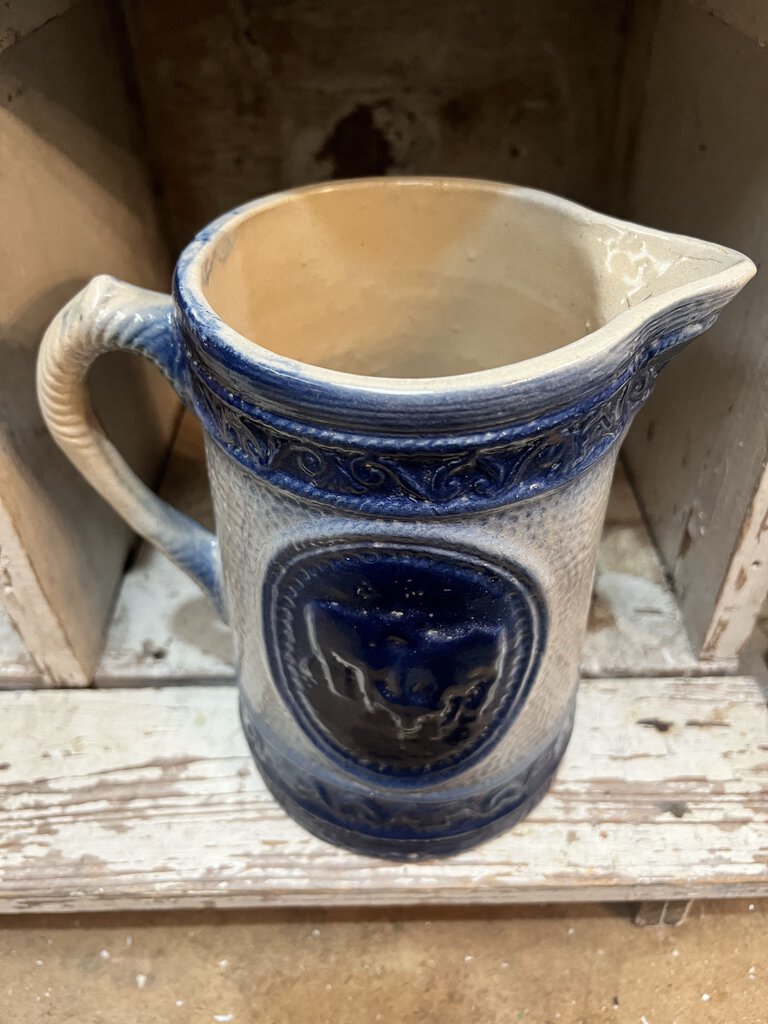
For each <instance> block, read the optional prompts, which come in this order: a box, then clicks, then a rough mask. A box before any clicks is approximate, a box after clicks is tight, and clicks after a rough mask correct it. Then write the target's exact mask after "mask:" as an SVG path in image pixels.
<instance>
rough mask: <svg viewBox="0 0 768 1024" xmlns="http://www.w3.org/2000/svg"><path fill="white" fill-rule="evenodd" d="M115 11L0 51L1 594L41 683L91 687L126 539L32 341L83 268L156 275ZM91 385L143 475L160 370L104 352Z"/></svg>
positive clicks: (83, 12) (163, 393)
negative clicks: (78, 458)
mask: <svg viewBox="0 0 768 1024" xmlns="http://www.w3.org/2000/svg"><path fill="white" fill-rule="evenodd" d="M5 6H6V7H7V5H5ZM59 6H61V5H55V4H52V5H49V7H48V8H46V10H48V11H49V13H50V12H53V11H56V10H58V8H59ZM44 7H45V5H43V4H41V3H32V4H30V5H29V11H28V12H27V13H28V14H29V15H30V16H32V15H33V14H34V13H35V12H38V13H40V12H41V11H42V10H43V8H44ZM13 11H21V7H20V5H16V4H14V5H12V8H11V9H8V10H7V11H6V14H9V15H10V13H12V12H13ZM113 14H114V12H113V11H112V9H111V5H110V4H109V3H107V2H106V0H84V2H82V3H79V4H77V5H75V6H72V7H71V9H69V10H67V11H66V13H61V14H60V16H57V17H52V20H48V21H47V23H45V24H44V25H42V26H41V27H38V28H37V30H36V31H34V32H32V33H31V34H29V35H27V37H26V38H24V39H22V40H21V41H19V42H18V43H17V44H16V45H14V46H13V47H11V48H10V49H8V50H6V51H5V52H3V53H2V54H0V166H1V167H2V180H0V214H2V223H3V230H2V233H1V234H0V266H2V268H3V273H2V276H1V277H0V338H1V339H2V340H0V358H1V362H2V368H3V381H2V409H1V410H0V502H2V505H3V514H2V516H0V547H2V550H3V559H4V565H3V569H4V581H5V585H4V586H3V588H2V591H1V592H0V600H3V601H4V603H5V607H6V612H7V614H8V615H10V617H11V618H12V619H13V621H14V623H15V625H16V628H17V629H18V631H19V633H20V634H21V636H22V637H23V639H24V642H25V644H26V646H27V648H28V650H29V651H30V654H31V655H32V657H33V659H34V660H35V662H36V663H37V665H38V666H39V668H40V672H41V675H42V677H43V679H44V680H45V681H46V682H47V683H49V684H69V685H73V684H80V685H83V684H86V683H87V682H89V681H90V678H91V673H92V670H93V666H94V664H95V662H96V659H97V658H98V655H99V654H100V652H101V648H102V645H103V636H104V629H105V626H106V622H107V620H108V618H109V615H110V610H111V605H112V601H113V599H114V594H115V590H116V588H117V585H118V583H119V581H120V579H121V577H122V572H123V568H124V565H125V559H126V556H127V553H128V550H129V547H130V545H131V543H132V537H131V533H130V531H129V530H128V528H127V527H126V526H125V524H124V523H122V521H120V520H119V519H118V517H117V516H116V515H115V514H114V513H113V512H112V511H111V510H110V509H108V508H107V506H106V505H105V504H104V502H103V501H102V500H101V499H100V498H99V497H98V496H97V495H96V494H95V492H94V491H93V490H92V489H91V488H90V487H89V486H88V485H87V484H86V483H85V482H84V481H83V479H82V478H81V477H80V476H79V475H78V474H77V473H76V472H75V470H74V469H73V468H72V466H71V465H70V464H69V462H68V461H67V460H66V459H65V458H64V456H63V455H62V454H61V453H60V452H59V450H58V449H57V448H56V447H55V445H54V443H53V441H52V439H51V438H50V437H49V435H48V433H47V431H46V430H45V428H44V426H43V424H42V421H41V418H40V413H39V411H38V406H37V400H36V396H35V390H34V379H35V375H34V366H35V360H36V355H37V349H38V346H39V342H40V338H41V335H42V332H43V330H44V328H45V327H46V325H47V323H48V322H49V320H50V319H51V317H52V316H53V315H54V313H56V312H57V311H58V309H59V308H60V307H61V306H62V305H63V304H64V303H65V302H66V301H67V300H68V299H69V298H70V297H71V296H72V295H73V294H74V293H75V292H77V291H78V290H79V289H80V288H81V287H82V286H83V284H85V282H86V281H87V280H88V278H89V277H91V276H92V275H94V274H96V273H99V272H106V273H113V274H115V275H116V276H118V277H124V278H126V279H128V280H130V281H132V282H134V283H137V284H145V285H149V286H154V287H158V288H163V287H167V286H168V282H169V278H170V267H169V265H168V262H167V260H166V253H165V249H164V244H163V240H162V237H161V233H160V229H159V226H158V221H157V217H156V213H155V209H154V201H153V196H152V190H151V186H150V182H149V178H148V174H147V171H146V167H145V165H144V157H143V154H142V152H141V141H140V135H139V133H138V130H137V123H136V116H135V111H134V110H133V109H132V105H131V99H130V93H129V89H128V86H127V84H126V81H125V79H124V75H123V68H122V65H121V58H120V53H119V35H118V33H117V31H116V27H115V24H114V21H113ZM30 24H31V23H30ZM85 54H87V59H84V55H85ZM92 381H93V385H94V392H95V399H96V407H97V409H98V410H99V413H100V415H101V416H102V418H103V419H104V422H105V424H106V426H107V429H108V430H109V431H110V433H111V434H112V436H113V437H114V438H115V441H116V443H117V444H118V445H119V446H120V448H121V450H123V451H125V452H126V455H127V457H128V458H129V461H131V463H132V465H133V466H134V468H136V469H137V471H138V472H140V473H141V475H143V476H144V477H145V478H148V479H153V477H154V475H155V473H156V472H157V470H158V468H159V466H160V465H161V463H162V461H163V459H164V456H165V453H166V451H167V446H168V443H169V441H170V438H171V436H172V432H173V429H174V425H175V420H176V417H177V411H178V403H177V402H176V400H175V399H174V398H172V397H170V393H169V390H168V389H167V387H166V385H165V384H164V382H163V381H162V380H161V377H160V374H159V373H158V372H157V371H156V370H155V369H154V368H150V367H149V366H145V365H141V364H140V361H138V360H136V359H135V358H130V357H127V356H125V357H120V356H108V357H106V358H105V359H103V360H99V363H98V364H97V365H96V367H94V372H93V374H92Z"/></svg>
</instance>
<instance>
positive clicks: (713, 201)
mask: <svg viewBox="0 0 768 1024" xmlns="http://www.w3.org/2000/svg"><path fill="white" fill-rule="evenodd" d="M767 12H768V7H767V6H766V5H765V3H761V2H760V0H746V2H743V3H736V2H731V0H700V2H696V3H683V4H681V3H678V2H677V0H664V2H663V3H662V5H661V12H660V19H659V22H658V25H657V29H656V33H655V40H654V45H653V52H652V56H651V59H650V61H649V70H648V81H647V89H646V103H645V109H644V112H643V116H642V121H641V126H640V132H639V137H638V143H637V147H636V154H635V156H636V159H635V164H634V174H633V181H632V187H631V195H630V197H629V203H628V206H627V209H626V212H627V215H628V216H631V217H632V218H633V219H639V220H642V221H646V222H649V223H651V224H653V225H654V226H655V227H660V228H666V229H669V230H672V231H681V232H683V233H686V234H691V235H698V236H700V237H702V238H709V239H713V240H717V241H718V242H722V243H723V244H724V245H729V246H733V247H734V248H736V249H740V250H742V251H743V252H745V253H747V254H748V255H749V256H751V257H752V259H754V260H755V262H756V263H757V264H758V265H760V264H765V262H766V259H768V178H766V174H765V167H766V165H767V164H768V132H766V131H765V130H764V128H765V124H766V111H767V110H768V48H766V46H765V42H766V41H767V37H766V36H765V34H764V30H765V29H766V27H767V26H768V13H767ZM758 126H759V127H758ZM767 321H768V276H767V275H766V274H765V273H764V272H763V273H758V275H757V276H756V278H755V280H754V281H753V282H751V283H750V284H749V286H748V287H747V288H746V289H745V291H744V293H743V295H741V296H739V297H738V298H737V299H736V301H735V302H734V303H733V304H732V305H731V306H730V307H729V308H728V309H727V310H725V312H724V313H723V315H722V317H721V319H720V322H719V323H718V324H717V326H716V327H715V328H713V329H712V330H711V331H709V332H708V333H707V334H706V335H705V336H704V337H703V338H701V339H700V340H697V341H695V342H694V343H693V344H692V345H691V347H690V349H689V350H688V351H686V352H685V353H683V354H682V355H681V356H679V357H678V358H677V359H676V360H674V361H673V362H672V363H671V365H670V366H669V367H668V368H667V369H665V370H664V373H663V374H662V375H661V378H660V379H659V383H658V385H657V388H656V393H655V394H654V396H653V398H652V399H651V401H650V402H649V403H648V405H647V407H646V408H645V409H644V410H643V411H642V412H641V413H640V415H639V416H638V419H637V422H636V423H635V425H634V427H633V428H632V430H631V432H630V434H629V437H628V439H627V445H626V454H627V461H628V466H629V469H630V472H631V475H632V478H633V481H634V483H635V486H636V489H637V492H638V495H639V498H640V501H641V504H642V505H643V506H644V508H645V511H646V513H647V515H648V518H649V522H650V525H651V528H652V531H653V534H654V537H655V539H656V541H657V543H658V545H659V548H660V550H661V553H662V555H663V557H664V561H665V564H666V565H667V566H668V568H669V570H670V572H671V574H672V577H673V581H674V586H675V590H676V593H677V595H678V599H679V603H680V607H681V610H682V614H683V618H684V620H685V622H686V625H687V627H688V631H689V634H690V636H691V639H692V642H693V643H694V647H695V649H696V650H697V651H698V650H700V651H701V652H702V656H703V657H705V658H717V659H721V658H733V657H735V656H736V655H737V654H738V652H739V649H740V648H741V646H742V645H743V643H744V642H745V640H746V639H747V637H748V636H749V634H750V631H751V629H752V626H753V624H754V620H755V617H756V615H757V613H758V611H759V608H760V604H761V601H762V598H763V597H764V595H765V593H766V592H767V591H768V551H767V550H766V549H767V548H768V530H767V529H765V528H763V529H762V535H761V536H760V539H759V540H758V536H759V535H760V531H761V527H763V523H764V517H765V515H766V512H767V511H768V506H767V505H766V503H767V502H768V494H767V493H766V489H765V488H766V485H765V479H764V477H763V474H764V472H765V466H766V462H767V461H768V402H766V380H768V346H767V345H766V344H765V326H766V322H767ZM761 478H762V480H763V482H762V485H761ZM761 486H762V490H761Z"/></svg>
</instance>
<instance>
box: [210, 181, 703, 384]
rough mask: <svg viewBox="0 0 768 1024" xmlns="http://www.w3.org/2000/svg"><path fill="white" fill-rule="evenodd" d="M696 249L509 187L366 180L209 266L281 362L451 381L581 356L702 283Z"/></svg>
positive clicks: (240, 321) (214, 291)
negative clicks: (604, 334)
mask: <svg viewBox="0 0 768 1024" xmlns="http://www.w3.org/2000/svg"><path fill="white" fill-rule="evenodd" d="M677 241H680V240H679V239H678V240H677ZM685 241H686V242H687V240H685ZM689 245H690V249H691V255H690V256H686V255H685V249H684V248H683V251H682V252H681V249H680V246H679V245H677V246H675V247H674V251H673V250H672V247H671V246H670V245H669V244H668V243H666V242H665V238H664V236H662V235H659V234H657V233H655V232H645V231H643V229H637V230H635V229H633V228H630V227H629V226H628V225H623V224H621V223H619V222H615V221H610V220H608V219H606V218H603V217H601V216H600V215H598V214H593V213H591V212H590V211H587V210H581V208H579V207H574V206H571V205H569V204H560V203H557V202H550V201H548V197H545V196H543V194H537V193H532V192H528V191H526V190H523V189H519V190H518V189H514V188H512V187H508V186H503V185H492V184H486V183H480V182H466V181H457V180H453V181H451V180H445V181H441V180H425V179H411V180H408V179H405V180H398V179H392V180H381V179H379V180H376V179H374V180H368V181H366V180H361V181H359V182H352V183H344V184H342V185H340V186H339V185H337V186H326V187H319V188H317V189H311V190H305V191H298V192H296V193H287V194H285V195H284V196H281V197H278V198H277V199H275V200H274V201H273V202H272V203H271V204H266V205H259V206H256V207H254V208H253V209H252V210H251V211H249V212H248V213H246V214H245V215H244V216H242V217H240V218H235V219H234V220H233V221H231V222H229V223H228V224H226V225H225V226H224V228H222V229H221V230H220V231H219V232H218V233H217V235H216V236H214V238H213V240H212V243H211V245H210V246H209V247H208V249H207V251H206V253H205V254H204V257H203V258H204V260H205V264H204V268H203V281H204V285H203V291H204V295H205V298H206V300H207V302H208V303H209V305H210V306H211V307H212V308H213V310H214V311H215V312H216V313H217V314H218V316H219V317H221V319H222V320H224V321H225V322H226V323H227V324H228V325H229V326H230V327H232V328H234V330H236V331H237V332H238V333H239V334H241V335H243V336H244V337H245V338H246V339H249V340H250V341H253V342H256V343H258V344H259V345H261V346H263V347H264V348H266V349H269V350H271V351H273V352H275V353H278V354H279V355H283V356H288V357H290V358H293V359H297V360H300V361H302V362H304V363H310V364H314V365H316V366H322V367H326V368H328V369H333V370H342V371H345V372H348V373H354V374H364V375H367V376H380V377H411V378H412V377H438V376H447V375H454V374H462V373H469V372H472V371H476V370H485V369H491V368H493V367H497V366H504V365H508V364H510V363H514V362H519V361H521V360H524V359H529V358H531V357H532V356H537V355H542V354H544V353H546V352H550V351H552V350H554V349H557V348H561V347H563V346H565V345H568V344H569V343H571V342H573V341H576V340H578V339H579V338H582V337H583V336H584V335H586V334H589V333H590V332H591V331H593V330H595V329H596V328H598V327H600V326H602V325H603V324H604V323H606V322H607V321H608V320H610V319H611V318H613V317H614V316H616V315H617V314H618V313H620V312H621V311H622V310H624V309H626V308H628V306H629V305H630V304H632V305H635V304H637V303H639V302H641V301H643V300H644V299H645V298H647V297H649V296H651V295H653V294H656V293H658V292H659V291H662V290H667V289H669V288H671V287H675V286H676V285H677V284H682V283H685V282H686V281H687V280H689V279H690V274H691V271H690V268H689V267H686V266H685V264H686V263H687V261H688V260H689V259H696V260H698V266H697V267H696V273H697V276H700V275H701V273H702V266H701V259H702V257H701V254H700V253H699V254H698V256H697V253H696V243H694V242H690V243H689ZM712 266H713V269H714V268H715V266H716V262H715V260H714V259H713V260H712Z"/></svg>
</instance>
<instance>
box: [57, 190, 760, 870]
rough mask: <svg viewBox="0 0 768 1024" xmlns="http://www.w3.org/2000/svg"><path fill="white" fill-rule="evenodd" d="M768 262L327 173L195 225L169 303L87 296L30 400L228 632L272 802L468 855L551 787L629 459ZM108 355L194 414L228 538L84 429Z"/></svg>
mask: <svg viewBox="0 0 768 1024" xmlns="http://www.w3.org/2000/svg"><path fill="white" fill-rule="evenodd" d="M753 272H754V267H753V265H752V263H751V262H750V261H749V260H748V259H746V257H743V256H741V255H740V254H739V253H736V252H734V251H732V250H730V249H725V248H723V247H722V246H719V245H713V244H708V243H704V242H699V241H696V240H694V239H690V238H683V237H680V236H674V235H668V234H664V233H662V232H659V231H653V230H650V229H647V228H642V227H638V226H636V225H630V224H627V223H624V222H621V221H618V220H615V219H613V218H609V217H605V216H602V215H599V214H596V213H594V212H592V211H589V210H586V209H584V208H582V207H579V206H576V205H575V204H573V203H569V202H566V201H565V200H562V199H558V198H556V197H554V196H549V195H546V194H544V193H541V192H535V191H531V190H528V189H521V188H515V187H512V186H509V185H501V184H494V183H489V182H481V181H468V180H461V179H443V178H403V179H367V180H361V181H350V182H336V183H332V184H327V185H317V186H310V187H308V188H304V189H297V190H295V191H293V192H286V193H283V194H281V195H276V196H269V197H267V198H265V199H260V200H258V201H256V202H254V203H251V204H248V205H246V206H244V207H241V208H240V209H238V210H235V211H233V212H232V213H230V214H227V215H226V216H224V217H222V218H221V219H220V220H218V221H216V222H215V223H214V224H212V225H211V226H209V227H208V228H206V229H205V230H204V231H202V232H201V233H200V234H199V235H198V236H197V238H196V239H195V240H194V241H193V242H192V243H191V244H190V245H189V246H188V247H187V249H186V250H185V251H184V253H182V256H181V258H180V260H179V263H178V266H177V270H176V276H175V281H174V295H173V298H172V299H171V298H170V297H168V296H161V295H158V294H156V293H151V292H146V291H144V290H142V289H138V288H134V287H132V286H129V285H125V284H121V283H120V282H116V281H114V280H113V279H111V278H97V279H96V280H95V281H94V282H92V283H91V284H90V285H89V286H88V288H86V289H85V290H84V291H83V292H82V293H81V294H80V295H78V296H76V297H75V299H73V300H72V302H71V303H70V304H69V306H67V307H66V309H65V310H63V311H62V312H61V313H60V314H59V316H58V317H57V318H56V319H55V320H54V322H53V323H52V324H51V327H50V328H49V330H48V332H47V334H46V337H45V339H44V342H43V346H42V350H41V355H40V361H39V367H38V381H39V394H40V401H41V405H42V408H43V412H44V415H45V417H46V420H47V423H48V425H49V427H50V429H51V432H52V433H53V435H54V437H55V438H56V440H57V441H58V442H59V444H60V445H61V446H62V448H63V449H64V451H65V452H66V453H67V454H68V455H69V457H70V458H71V459H72V461H73V462H74V463H75V465H76V466H78V468H79V469H80V470H81V472H82V473H83V474H84V475H85V476H86V477H87V478H88V479H89V480H90V481H91V483H92V484H93V485H94V487H96V488H97V490H99V491H100V493H101V494H102V495H104V497H105V498H106V499H107V500H108V501H109V502H111V503H112V505H113V506H114V507H115V508H116V509H117V510H118V511H119V512H120V513H121V514H122V515H123V516H124V517H125V518H126V520H127V521H128V522H129V523H130V524H131V525H132V526H133V527H134V529H136V530H137V531H138V532H139V533H141V534H142V535H143V536H145V537H147V538H149V539H150V540H151V541H153V542H154V543H155V544H157V545H158V546H159V547H160V548H161V549H162V550H164V551H165V552H166V553H167V554H168V555H169V556H170V557H171V558H173V559H174V560H175V561H176V562H177V563H178V564H179V565H180V566H182V568H184V569H185V571H187V572H188V573H189V574H190V575H192V576H193V577H194V578H195V579H197V580H198V581H199V582H200V584H201V585H202V586H203V587H204V588H205V589H206V590H207V591H208V593H209V594H210V595H211V598H212V600H213V601H214V602H215V603H216V605H217V607H218V608H219V609H220V610H221V611H222V613H223V614H225V615H226V617H227V619H228V621H229V622H230V624H231V625H232V627H233V629H234V631H235V634H236V636H237V638H238V644H239V675H240V687H241V709H242V718H243V725H244V728H245V732H246V735H247V737H248V740H249V743H250V745H251V748H252V750H253V753H254V757H255V759H256V762H257V764H258V766H259V769H260V771H261V772H262V774H263V776H264V778H265V780H266V781H267V783H268V785H269V786H270V788H271V789H272V792H273V793H274V794H275V796H276V797H277V799H278V800H279V801H280V802H281V803H282V805H283V806H284V807H285V808H286V809H287V810H288V811H289V812H290V813H291V814H292V815H293V816H294V817H295V818H296V819H297V820H298V821H299V822H300V823H302V824H303V825H304V826H305V827H306V828H308V829H309V830H310V831H312V832H314V833H315V834H316V835H319V836H321V837H322V838H325V839H328V840H330V841H332V842H336V843H339V844H342V845H345V846H349V847H351V848H352V849H355V850H357V851H360V852H364V853H369V854H374V855H378V856H385V857H396V858H411V857H428V856H433V855H439V854H448V853H455V852H458V851H460V850H462V849H465V848H467V847H469V846H472V845H474V844H475V843H477V842H480V841H482V840H484V839H488V838H490V837H492V836H493V835H495V834H497V833H498V832H499V831H501V830H502V829H504V828H507V827H509V826H510V825H512V824H513V823H514V822H515V821H517V820H519V819H520V818H521V817H522V816H523V815H525V814H526V813H527V811H528V810H529V809H530V808H531V807H533V806H534V805H535V804H536V802H537V801H538V800H539V799H540V798H541V796H542V795H543V794H544V792H545V791H546V789H547V787H548V785H549V783H550V781H551V779H552V777H553V775H554V772H555V771H556V769H557V765H558V763H559V761H560V758H561V757H562V755H563V752H564V750H565V748H566V745H567V742H568V737H569V735H570V729H571V724H572V720H573V711H574V700H575V693H576V684H577V672H578V663H579V649H580V644H581V640H582V637H583V632H584V627H585V622H586V616H587V610H588V605H589V599H590V588H591V580H592V574H593V570H594V561H595V553H596V548H597V543H598V539H599V536H600V531H601V526H602V520H603V516H604V511H605V504H606V501H607V495H608V489H609V486H610V480H611V475H612V472H613V466H614V463H615V459H616V454H617V451H618V446H619V443H620V441H621V438H622V437H623V435H624V433H625V431H626V429H627V427H628V425H629V423H630V421H631V419H632V417H633V415H634V413H635V412H636V411H637V409H638V408H639V407H640V405H641V404H642V403H643V402H644V401H645V400H646V398H647V397H648V395H649V394H650V391H651V389H652V387H653V384H654V381H655V379H656V376H657V374H658V373H659V371H660V369H661V368H662V367H663V365H664V363H665V362H666V361H667V360H668V359H669V358H670V357H671V356H672V355H673V354H674V353H675V352H677V351H679V350H680V349H681V347H683V345H684V344H686V343H687V342H688V341H689V340H690V339H691V338H693V337H695V335H697V334H699V333H701V331H703V330H705V329H706V328H707V327H709V326H710V325H711V324H712V323H713V322H714V320H715V319H716V317H717V315H718V313H719V312H720V310H721V309H722V307H723V306H724V305H725V304H726V303H727V302H728V301H729V300H730V299H731V298H733V296H734V295H736V293H737V292H738V291H739V289H740V288H741V287H742V286H743V285H744V284H745V283H746V281H747V280H748V279H749V278H750V276H751V275H752V273H753ZM113 348H125V349H133V350H135V351H138V352H141V353H143V354H144V355H146V356H148V357H149V358H150V359H152V360H153V361H154V362H155V363H157V364H158V365H159V366H160V367H161V369H162V370H163V371H164V372H165V373H166V375H167V376H168V377H169V379H170V380H171V382H172V383H173V385H174V386H175V388H176V389H177V391H178V392H179V394H180V395H181V396H182V398H183V400H184V401H185V402H187V403H188V404H190V405H192V406H193V407H194V408H195V410H196V412H197V414H198V416H199V417H200V419H201V420H202V422H203V425H204V427H205V430H206V452H207V459H208V468H209V474H210V478H211V487H212V492H213V499H214V506H215V512H216V537H214V536H212V535H211V534H210V533H208V532H207V531H206V530H204V529H203V528H202V527H200V526H199V525H198V524H196V523H193V522H192V521H191V520H189V519H187V518H186V517H184V516H182V515H181V514H179V513H178V512H175V511H174V510H173V509H170V508H169V507H168V506H166V505H165V504H164V503H162V502H161V501H160V500H159V499H158V498H156V497H155V496H154V495H152V494H150V493H149V492H148V491H147V490H146V489H145V488H144V487H143V485H142V484H140V483H139V481H138V480H137V479H136V478H135V477H134V476H133V474H132V473H131V472H130V470H129V469H128V468H127V466H126V465H125V463H124V462H123V461H122V459H121V458H120V456H119V455H118V453H117V452H116V451H115V450H114V448H113V447H112V445H111V444H110V442H109V441H108V440H107V438H106V437H105V436H104V434H103V432H102V431H101V429H100V427H99V425H98V423H97V422H96V421H95V419H94V417H93V415H92V412H91V410H90V407H89V404H88V399H87V394H86V391H85V383H84V380H85V374H86V370H87V367H88V365H89V364H90V363H91V362H92V361H93V359H94V358H96V356H97V355H99V354H100V353H101V352H104V351H107V350H109V349H113Z"/></svg>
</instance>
